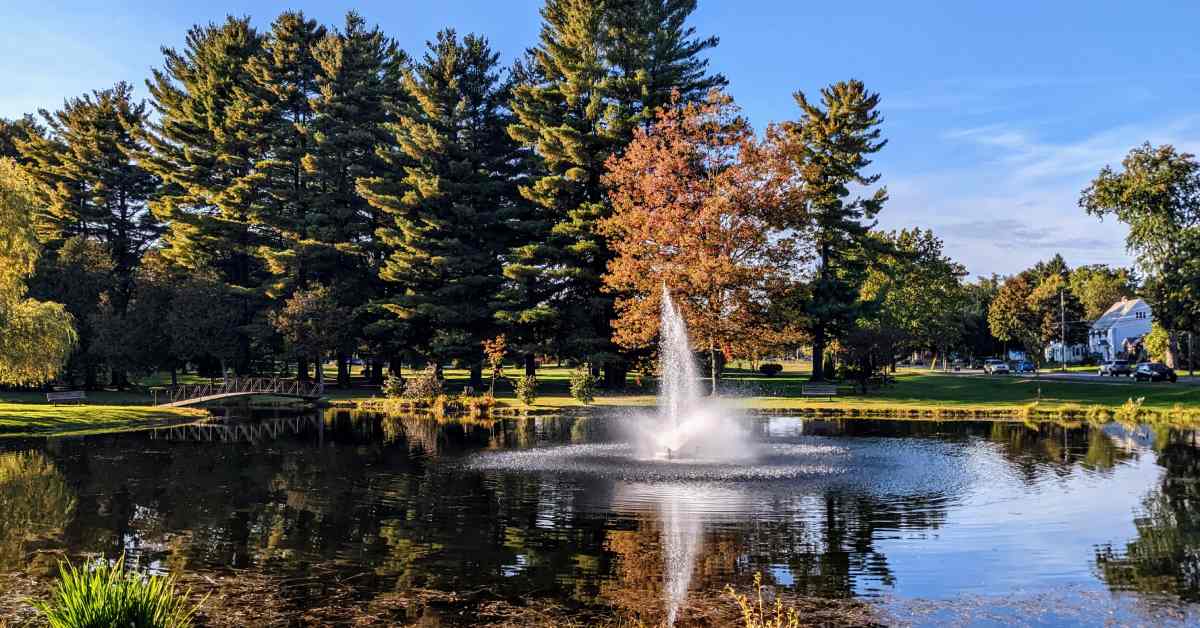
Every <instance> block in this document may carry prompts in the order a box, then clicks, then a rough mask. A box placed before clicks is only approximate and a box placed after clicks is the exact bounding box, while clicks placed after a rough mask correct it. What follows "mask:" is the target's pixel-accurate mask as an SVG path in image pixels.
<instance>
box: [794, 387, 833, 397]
mask: <svg viewBox="0 0 1200 628" xmlns="http://www.w3.org/2000/svg"><path fill="white" fill-rule="evenodd" d="M837 394H838V388H837V384H804V385H802V386H801V387H800V396H801V397H828V398H830V399H832V398H834V397H836V396H837Z"/></svg>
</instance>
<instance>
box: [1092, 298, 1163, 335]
mask: <svg viewBox="0 0 1200 628" xmlns="http://www.w3.org/2000/svg"><path fill="white" fill-rule="evenodd" d="M1142 308H1145V309H1150V305H1149V304H1147V303H1146V302H1145V301H1144V300H1142V299H1121V300H1120V301H1117V302H1116V303H1113V305H1112V307H1110V308H1108V311H1107V312H1105V313H1104V314H1103V315H1101V316H1100V318H1097V319H1096V322H1094V323H1092V330H1094V331H1105V330H1107V329H1108V328H1110V327H1112V326H1113V325H1114V324H1116V322H1117V321H1119V320H1121V319H1123V318H1126V317H1128V316H1132V315H1133V312H1134V310H1139V309H1142Z"/></svg>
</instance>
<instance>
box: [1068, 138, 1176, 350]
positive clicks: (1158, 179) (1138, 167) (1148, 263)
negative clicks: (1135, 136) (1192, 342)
mask: <svg viewBox="0 0 1200 628" xmlns="http://www.w3.org/2000/svg"><path fill="white" fill-rule="evenodd" d="M1121 166H1122V168H1121V169H1120V170H1116V169H1114V168H1112V167H1111V166H1105V167H1104V169H1102V170H1101V171H1100V174H1099V175H1097V176H1096V178H1095V179H1094V180H1093V181H1092V182H1091V184H1090V185H1089V186H1088V187H1087V188H1086V189H1085V190H1084V191H1083V193H1082V194H1081V195H1080V198H1079V206H1080V207H1081V208H1083V209H1084V210H1086V211H1087V212H1088V213H1089V214H1092V215H1094V216H1097V217H1099V218H1101V219H1104V218H1107V217H1109V216H1112V217H1114V218H1116V219H1117V220H1119V221H1120V222H1122V223H1124V224H1125V225H1127V226H1128V227H1129V232H1128V235H1127V236H1126V238H1125V245H1126V248H1128V249H1129V251H1130V252H1131V253H1133V254H1134V255H1135V256H1136V259H1137V263H1138V266H1139V267H1140V268H1141V269H1142V271H1143V273H1144V276H1145V278H1146V283H1147V284H1148V289H1147V291H1146V292H1147V298H1148V300H1149V301H1150V305H1151V306H1152V307H1153V308H1154V318H1155V321H1157V322H1158V323H1159V324H1160V325H1162V326H1163V327H1164V328H1165V329H1167V330H1168V332H1170V334H1171V343H1170V348H1169V350H1168V351H1167V360H1166V361H1167V363H1168V364H1169V365H1172V366H1174V365H1175V354H1176V353H1177V349H1176V344H1177V343H1176V341H1175V337H1176V335H1177V332H1179V331H1185V330H1195V329H1197V328H1200V272H1197V271H1200V162H1197V161H1196V159H1195V157H1194V156H1193V155H1191V154H1188V153H1181V152H1179V151H1177V150H1176V149H1175V147H1173V146H1171V145H1163V146H1151V145H1150V144H1149V143H1146V144H1143V145H1141V146H1138V147H1136V148H1134V149H1133V150H1131V151H1129V154H1128V155H1126V157H1125V159H1124V160H1123V161H1122V162H1121Z"/></svg>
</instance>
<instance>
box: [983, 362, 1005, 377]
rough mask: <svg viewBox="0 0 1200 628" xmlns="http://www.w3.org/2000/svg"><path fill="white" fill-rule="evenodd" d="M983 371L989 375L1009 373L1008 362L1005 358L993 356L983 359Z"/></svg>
mask: <svg viewBox="0 0 1200 628" xmlns="http://www.w3.org/2000/svg"><path fill="white" fill-rule="evenodd" d="M983 372H984V373H987V374H988V375H999V374H1004V375H1008V363H1007V362H1005V361H1004V360H997V359H995V358H992V359H990V360H984V361H983Z"/></svg>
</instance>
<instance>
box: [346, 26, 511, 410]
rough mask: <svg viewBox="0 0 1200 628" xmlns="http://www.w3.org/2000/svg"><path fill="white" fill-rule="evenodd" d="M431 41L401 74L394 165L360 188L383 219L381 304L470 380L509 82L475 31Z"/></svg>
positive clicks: (487, 332)
mask: <svg viewBox="0 0 1200 628" xmlns="http://www.w3.org/2000/svg"><path fill="white" fill-rule="evenodd" d="M428 47H429V50H428V51H427V52H426V53H425V55H424V56H423V58H422V59H420V60H419V61H417V62H416V63H415V64H414V66H413V67H412V68H411V69H410V70H409V71H407V72H406V74H405V86H406V88H407V91H408V93H409V94H410V97H411V102H410V103H407V104H406V105H405V106H404V107H402V109H401V113H400V116H399V120H398V121H397V123H396V124H395V125H394V126H393V129H394V131H395V141H396V145H397V146H398V150H397V151H396V152H395V153H391V154H388V155H387V158H388V159H389V160H390V161H391V163H392V167H393V171H392V173H391V174H390V175H389V176H385V177H378V178H375V179H368V180H364V181H363V184H362V186H361V188H362V190H363V192H364V194H365V195H366V197H367V199H368V200H369V201H370V202H371V204H373V205H375V206H376V207H378V208H379V209H380V210H382V211H384V212H386V213H387V214H388V216H389V217H390V218H391V220H392V223H391V224H390V225H387V226H385V227H384V228H383V229H381V230H380V232H379V234H380V237H381V238H382V240H383V243H384V244H385V245H387V246H388V247H389V256H388V258H387V261H386V262H385V263H384V266H383V268H382V269H381V273H380V275H381V277H382V278H383V279H384V280H386V281H388V282H392V283H394V284H396V285H397V286H398V287H399V288H400V289H401V290H402V292H400V293H398V294H396V295H395V296H394V297H392V298H391V299H390V300H389V302H388V304H387V306H386V307H387V309H388V310H389V311H391V312H393V313H394V314H395V315H396V316H398V317H399V318H400V319H401V320H402V321H404V323H405V325H406V328H407V329H408V330H409V332H410V333H411V340H412V341H413V342H414V343H415V345H416V348H417V349H418V350H419V351H420V352H421V353H423V354H424V355H425V356H426V357H427V358H429V359H432V360H435V361H438V362H440V361H442V360H445V359H448V358H458V359H462V360H464V361H465V362H467V363H468V364H470V366H471V369H472V370H471V374H472V384H473V385H475V386H476V387H479V386H481V385H482V380H481V366H482V354H481V353H480V346H481V344H480V343H481V342H482V341H483V340H484V339H485V338H490V337H492V336H494V335H495V325H496V323H495V310H496V305H495V302H494V301H495V295H496V294H497V293H498V292H499V290H500V286H501V284H502V283H503V275H502V273H501V271H502V268H501V259H502V255H503V254H504V252H505V250H506V248H507V246H506V245H507V243H508V237H507V233H506V229H507V225H506V223H507V222H508V220H509V219H510V218H511V217H512V216H513V212H514V207H515V197H516V193H515V185H514V183H513V177H514V176H515V173H514V172H513V165H514V163H516V159H515V157H516V150H517V148H516V144H515V143H514V142H513V141H511V140H510V139H509V138H508V137H507V136H506V134H505V131H504V129H505V127H506V126H507V124H508V122H509V117H508V113H507V111H506V109H505V103H506V102H507V99H508V86H507V83H506V82H505V81H503V80H502V77H501V74H500V72H499V71H498V68H499V65H498V59H499V55H498V54H496V53H495V52H493V51H492V50H491V48H490V46H489V45H488V43H487V40H485V39H483V38H482V37H479V36H476V35H467V36H465V37H463V38H462V39H461V40H460V39H459V38H458V36H457V35H456V34H455V32H454V31H453V30H445V31H442V32H440V33H438V35H437V39H436V40H435V41H433V42H430V43H429V45H428ZM398 190H403V194H402V195H401V194H398V193H397V191H398Z"/></svg>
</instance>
